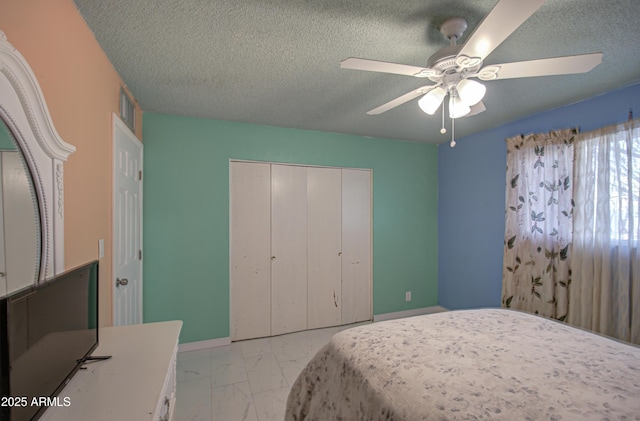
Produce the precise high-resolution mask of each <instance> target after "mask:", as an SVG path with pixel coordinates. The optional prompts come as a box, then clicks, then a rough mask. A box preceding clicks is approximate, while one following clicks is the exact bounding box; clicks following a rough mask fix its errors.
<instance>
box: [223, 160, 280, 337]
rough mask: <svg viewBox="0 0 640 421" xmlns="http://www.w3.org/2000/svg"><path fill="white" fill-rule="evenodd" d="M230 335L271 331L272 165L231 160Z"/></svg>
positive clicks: (251, 334) (250, 334)
mask: <svg viewBox="0 0 640 421" xmlns="http://www.w3.org/2000/svg"><path fill="white" fill-rule="evenodd" d="M230 166H231V171H230V177H231V188H230V190H231V191H230V202H231V204H230V218H231V232H230V238H231V241H230V242H231V244H230V249H231V250H230V252H231V268H230V270H231V273H230V275H231V276H230V277H231V279H230V289H231V291H230V295H231V302H230V306H231V308H230V313H231V326H230V328H231V339H232V340H240V339H248V338H258V337H263V336H270V335H271V300H270V296H271V260H270V256H271V227H270V225H271V209H270V206H271V205H270V204H271V168H270V167H271V166H270V165H269V164H262V163H249V162H231V163H230Z"/></svg>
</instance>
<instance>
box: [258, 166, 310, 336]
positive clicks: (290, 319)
mask: <svg viewBox="0 0 640 421" xmlns="http://www.w3.org/2000/svg"><path fill="white" fill-rule="evenodd" d="M264 299H265V300H268V296H265V297H264ZM306 328H307V168H306V167H298V166H290V165H272V166H271V334H272V335H280V334H283V333H288V332H295V331H298V330H305V329H306Z"/></svg>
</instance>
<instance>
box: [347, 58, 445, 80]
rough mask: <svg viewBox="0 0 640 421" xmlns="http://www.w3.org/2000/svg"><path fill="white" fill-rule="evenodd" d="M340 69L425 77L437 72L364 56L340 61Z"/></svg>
mask: <svg viewBox="0 0 640 421" xmlns="http://www.w3.org/2000/svg"><path fill="white" fill-rule="evenodd" d="M340 67H341V68H342V69H352V70H366V71H368V72H380V73H393V74H396V75H405V76H415V77H427V76H433V75H435V74H436V73H438V72H437V71H436V70H434V69H429V68H426V67H418V66H409V65H407V64H398V63H389V62H386V61H377V60H369V59H366V58H355V57H349V58H346V59H344V60H342V61H341V62H340Z"/></svg>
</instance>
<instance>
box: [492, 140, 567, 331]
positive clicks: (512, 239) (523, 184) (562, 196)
mask: <svg viewBox="0 0 640 421" xmlns="http://www.w3.org/2000/svg"><path fill="white" fill-rule="evenodd" d="M575 135H576V132H575V131H574V130H561V131H554V132H551V133H545V134H532V135H526V136H517V137H513V138H510V139H507V180H506V181H507V189H506V192H507V194H506V210H505V212H506V215H505V237H504V265H503V270H502V306H503V307H507V308H513V309H519V310H523V311H527V312H530V313H535V314H540V315H543V316H546V317H551V318H554V319H558V320H565V319H566V317H567V310H568V292H567V291H568V286H569V284H570V283H571V267H570V244H571V240H572V221H571V219H572V217H573V208H574V206H575V203H574V201H573V198H572V182H573V142H574V140H575Z"/></svg>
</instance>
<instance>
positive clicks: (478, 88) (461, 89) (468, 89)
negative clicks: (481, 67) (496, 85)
mask: <svg viewBox="0 0 640 421" xmlns="http://www.w3.org/2000/svg"><path fill="white" fill-rule="evenodd" d="M456 91H458V95H459V96H460V101H462V102H463V103H465V104H466V105H467V106H469V107H472V106H474V105H476V104H477V103H478V102H480V101H482V98H484V94H485V93H486V92H487V87H486V86H484V85H483V84H482V83H480V82H476V81H475V80H470V79H462V80H461V81H460V82H458V84H457V85H456Z"/></svg>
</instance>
